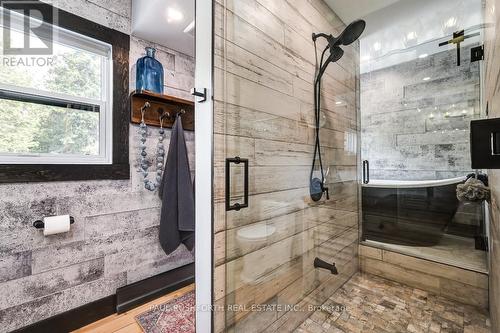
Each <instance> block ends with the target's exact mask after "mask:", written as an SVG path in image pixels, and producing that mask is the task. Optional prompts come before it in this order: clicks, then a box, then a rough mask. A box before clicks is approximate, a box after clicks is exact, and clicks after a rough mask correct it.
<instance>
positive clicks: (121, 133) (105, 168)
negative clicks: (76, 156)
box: [0, 1, 130, 183]
mask: <svg viewBox="0 0 500 333" xmlns="http://www.w3.org/2000/svg"><path fill="white" fill-rule="evenodd" d="M38 2H39V3H40V4H41V5H43V6H47V9H48V10H54V9H55V8H54V7H53V6H52V5H50V4H46V3H42V2H40V1H38ZM55 10H57V20H56V22H54V23H53V24H54V25H55V26H58V27H61V28H64V29H67V30H70V31H73V32H76V33H79V34H82V35H85V36H88V37H91V38H94V39H96V40H99V41H102V42H105V43H108V44H110V45H111V46H112V63H113V109H112V114H113V124H112V126H113V135H112V136H113V138H112V140H113V144H112V145H113V152H112V154H113V155H112V164H0V183H21V182H22V183H26V182H50V181H84V180H104V179H111V180H113V179H117V180H118V179H123V180H126V179H130V163H129V118H130V117H129V53H130V35H127V34H125V33H123V32H120V31H117V30H114V29H111V28H108V27H106V26H103V25H101V24H98V23H96V22H92V21H90V20H87V19H85V18H82V17H80V16H77V15H75V14H72V13H69V12H66V11H64V10H61V9H59V8H57V9H55Z"/></svg>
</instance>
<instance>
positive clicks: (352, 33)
mask: <svg viewBox="0 0 500 333" xmlns="http://www.w3.org/2000/svg"><path fill="white" fill-rule="evenodd" d="M365 27H366V22H365V21H363V20H356V21H354V22H352V23H351V24H349V25H348V26H347V27H346V28H345V29H344V31H342V33H341V34H340V35H339V36H338V37H337V38H336V41H335V45H350V44H352V43H354V42H355V41H356V40H357V39H358V38H359V36H361V34H362V33H363V31H365Z"/></svg>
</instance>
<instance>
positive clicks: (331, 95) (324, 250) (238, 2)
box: [214, 0, 359, 332]
mask: <svg viewBox="0 0 500 333" xmlns="http://www.w3.org/2000/svg"><path fill="white" fill-rule="evenodd" d="M344 26H345V25H344V24H343V22H341V21H340V19H339V18H338V17H337V16H336V15H335V13H333V12H332V11H331V10H330V9H329V8H328V7H327V6H326V5H325V3H323V2H322V1H320V0H217V2H216V5H215V91H214V92H215V126H214V136H215V150H214V151H215V185H214V187H215V189H214V193H215V200H216V205H215V299H216V305H217V306H225V305H231V304H237V305H240V306H244V305H246V306H247V307H248V306H251V305H252V304H272V305H278V304H281V305H285V304H292V305H293V304H298V305H299V306H300V307H301V309H306V308H307V307H308V305H321V304H322V302H324V301H326V299H327V298H328V297H329V296H330V295H331V294H332V293H333V292H334V291H335V290H336V289H337V288H338V287H340V286H341V285H342V284H343V283H344V282H345V281H347V280H348V279H349V278H350V276H352V274H354V273H355V272H356V271H357V270H358V259H357V250H358V245H357V243H358V211H357V207H358V194H357V191H358V186H357V179H356V177H357V171H356V164H357V159H358V156H359V154H358V149H357V148H356V147H349V146H348V145H346V142H347V141H349V142H351V141H353V140H355V139H356V137H357V132H358V120H357V116H356V108H357V107H358V100H359V97H358V96H357V94H356V87H357V85H358V78H359V75H358V73H357V70H358V63H359V60H358V45H354V46H353V47H348V48H346V55H345V56H344V58H343V59H342V60H341V61H340V62H339V63H337V64H332V65H330V67H329V69H328V71H327V75H326V76H325V78H324V80H323V91H322V92H323V98H322V103H323V108H324V110H323V111H324V112H323V115H324V125H323V127H322V129H321V133H322V137H321V139H322V144H323V146H324V149H323V153H324V160H325V161H326V163H325V164H326V166H328V167H330V175H329V177H328V184H329V186H330V195H331V200H329V201H328V202H324V201H323V202H321V203H319V204H316V203H312V202H311V201H310V199H309V198H308V192H309V189H308V184H309V179H308V178H309V171H310V165H311V160H312V156H313V151H314V146H313V144H314V128H313V126H312V125H313V118H314V113H313V112H314V111H313V77H314V70H315V69H314V64H315V60H314V48H313V43H312V41H311V34H312V33H313V32H327V33H333V34H336V33H338V32H339V30H341V29H342V28H343V27H344ZM318 45H319V47H318V48H319V49H322V48H324V46H325V43H324V42H323V41H320V42H319V43H318ZM236 155H238V156H240V157H243V158H248V159H249V160H250V186H249V191H250V206H249V207H248V208H246V209H243V210H241V211H240V212H234V211H232V212H228V213H226V212H225V209H224V204H225V202H224V200H225V199H224V198H225V187H224V186H225V170H224V161H225V158H226V157H234V156H236ZM237 175H239V174H238V172H235V175H232V176H237ZM235 183H237V182H235ZM241 191H242V188H241V187H239V186H238V184H237V185H235V186H233V187H232V189H231V192H232V195H238V194H240V193H241ZM249 227H250V228H252V227H262V228H264V230H271V229H272V230H274V232H272V233H271V234H270V235H269V236H268V237H267V238H265V239H263V240H260V241H256V242H254V243H253V244H251V245H248V244H247V245H245V244H243V243H242V242H241V241H240V239H239V237H238V235H239V233H241V232H245V231H246V232H249V233H250V234H252V231H251V230H252V229H248V228H249ZM317 256H319V257H321V258H322V259H324V260H327V261H331V262H333V261H335V262H336V263H337V266H338V268H339V271H340V274H339V275H338V276H334V275H331V274H329V272H325V271H320V270H315V269H314V267H313V264H312V263H313V260H314V258H315V257H317ZM220 309H223V308H222V307H221V308H220ZM226 309H227V308H226ZM308 315H309V312H307V311H306V312H298V311H288V312H287V311H277V310H276V311H265V312H251V311H244V310H241V309H236V310H234V309H233V311H232V310H229V311H219V312H217V313H216V317H215V319H216V320H215V327H216V332H221V331H224V330H225V331H228V332H232V331H235V332H267V331H269V332H270V331H279V332H287V331H292V330H294V329H295V328H296V327H297V326H298V325H299V324H300V323H301V322H302V321H303V320H305V318H307V316H308Z"/></svg>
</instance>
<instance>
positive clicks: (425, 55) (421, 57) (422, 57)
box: [418, 53, 429, 59]
mask: <svg viewBox="0 0 500 333" xmlns="http://www.w3.org/2000/svg"><path fill="white" fill-rule="evenodd" d="M428 56H429V55H428V54H427V53H423V54H421V55H419V56H418V57H419V58H420V59H424V58H427V57H428Z"/></svg>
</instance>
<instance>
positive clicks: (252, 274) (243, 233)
mask: <svg viewBox="0 0 500 333" xmlns="http://www.w3.org/2000/svg"><path fill="white" fill-rule="evenodd" d="M275 233H276V227H275V226H273V225H269V224H265V223H258V224H253V225H250V226H246V227H243V228H241V229H239V230H238V231H237V233H236V239H237V242H238V245H239V248H240V249H241V251H242V253H244V254H246V255H244V256H243V268H242V270H241V275H240V277H241V280H242V281H243V282H245V283H249V284H255V283H257V280H258V279H259V278H260V277H261V275H262V274H263V273H264V271H265V265H262V263H261V264H259V263H257V262H256V260H255V256H254V255H252V254H250V253H251V252H253V251H256V250H258V249H261V248H263V247H264V246H265V245H266V244H267V242H268V240H269V238H270V237H271V236H273V235H274V234H275Z"/></svg>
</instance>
